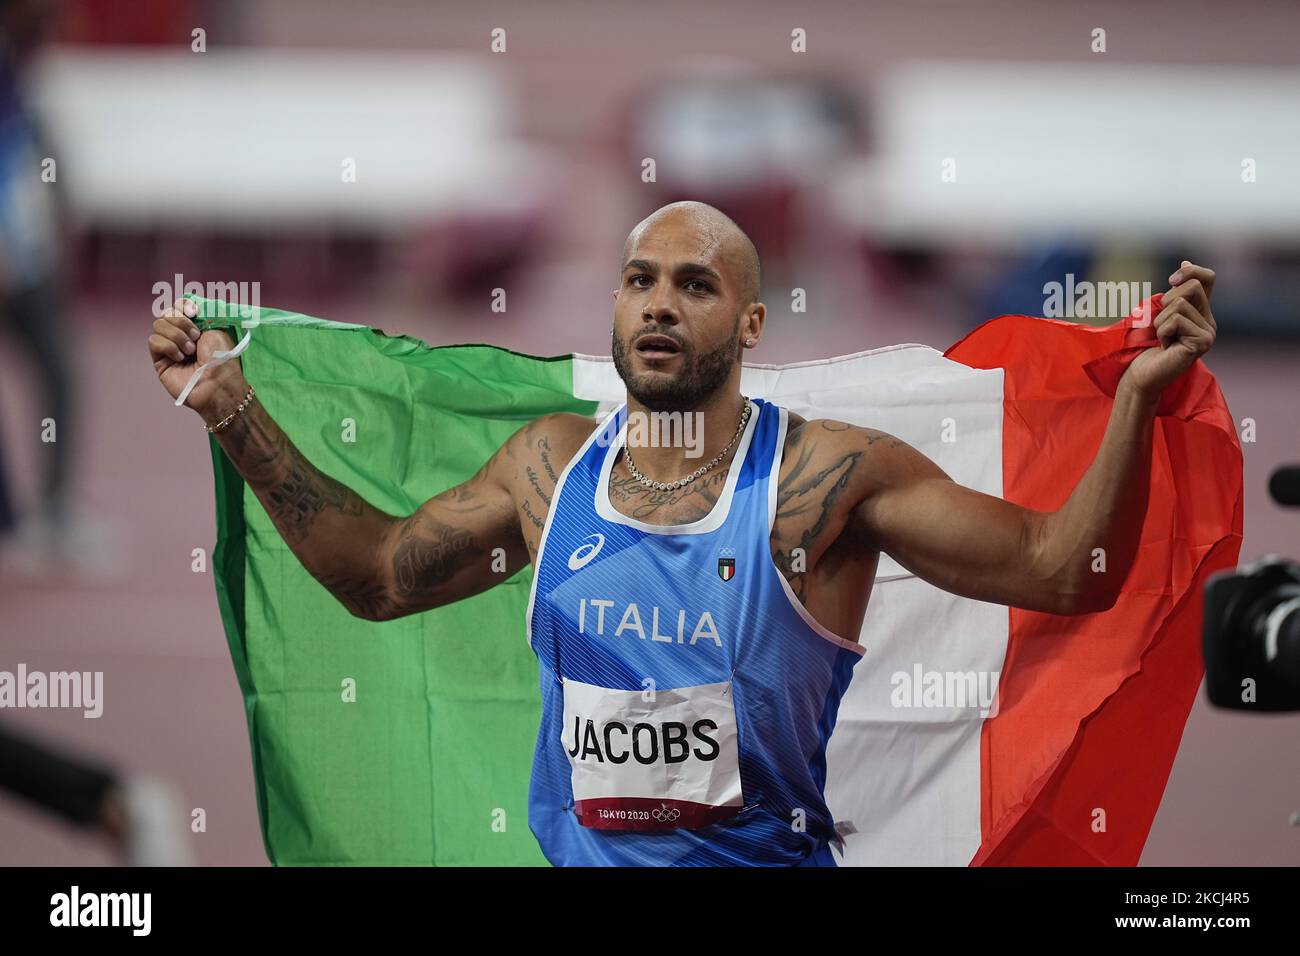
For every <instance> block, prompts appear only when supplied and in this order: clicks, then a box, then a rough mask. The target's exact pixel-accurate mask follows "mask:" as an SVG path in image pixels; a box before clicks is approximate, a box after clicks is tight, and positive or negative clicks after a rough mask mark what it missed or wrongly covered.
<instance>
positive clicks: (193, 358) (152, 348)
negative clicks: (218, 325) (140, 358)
mask: <svg viewBox="0 0 1300 956" xmlns="http://www.w3.org/2000/svg"><path fill="white" fill-rule="evenodd" d="M196 313H197V307H196V306H195V304H194V303H193V302H192V301H190V300H189V299H177V300H176V302H175V304H174V305H173V306H172V308H170V309H168V310H167V311H166V312H164V313H163V314H162V317H161V318H158V319H155V320H154V323H153V332H152V334H151V335H150V336H149V358H150V360H152V362H153V367H154V371H156V372H157V373H158V380H159V381H160V382H162V384H163V388H165V389H167V394H168V395H170V396H171V397H172V398H173V399H174V398H176V396H177V395H179V394H180V393H181V390H182V389H184V388H185V383H186V382H188V381H189V380H190V376H191V375H193V374H194V369H195V368H196V367H197V366H198V365H201V364H202V363H204V362H207V361H209V360H210V359H211V358H212V354H213V353H214V352H219V351H224V350H227V349H231V348H234V345H235V343H234V342H233V341H231V338H230V336H229V335H227V334H226V333H225V332H222V331H220V330H217V329H209V330H208V331H206V332H202V333H200V331H199V328H198V326H197V325H195V324H194V322H193V321H191V319H190V316H192V315H195V314H196ZM247 390H248V385H247V383H246V382H245V381H244V373H243V369H242V368H241V366H240V363H239V359H234V360H233V361H230V362H226V363H224V364H222V365H218V366H217V367H216V368H213V369H210V370H209V371H207V372H204V373H203V377H202V378H200V379H199V382H198V384H197V385H195V386H194V390H193V391H191V392H190V394H189V395H188V396H186V398H185V404H186V405H188V406H189V407H190V408H192V409H194V410H195V411H196V412H198V413H199V415H201V416H202V417H203V420H204V421H206V422H208V423H209V424H211V423H212V422H214V421H217V420H219V419H220V418H221V416H222V415H225V414H228V413H229V411H231V410H232V409H233V408H234V406H235V405H236V404H238V402H239V401H240V399H241V398H242V397H243V395H244V393H245V392H246V391H247ZM232 396H233V397H234V402H233V403H232V402H231V401H230V399H231V397H232ZM226 406H230V407H229V408H227V407H226Z"/></svg>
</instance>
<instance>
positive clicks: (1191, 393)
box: [195, 297, 1242, 866]
mask: <svg viewBox="0 0 1300 956" xmlns="http://www.w3.org/2000/svg"><path fill="white" fill-rule="evenodd" d="M195 301H196V302H197V303H198V304H199V306H200V310H201V311H200V316H199V318H198V319H197V320H196V321H197V322H198V324H199V326H200V327H201V328H226V329H228V330H229V331H230V332H231V334H232V335H234V336H235V338H236V339H237V340H238V341H241V342H242V341H243V340H244V339H245V338H247V339H248V341H247V344H246V345H245V350H244V351H243V352H242V354H241V358H242V361H243V367H244V372H245V375H246V377H247V378H248V380H249V382H250V383H252V384H253V385H254V386H255V387H256V389H257V394H258V397H259V398H260V399H261V401H262V402H263V404H264V405H265V406H266V408H267V410H268V411H269V412H270V414H271V415H272V416H273V417H274V418H275V419H276V420H277V421H278V422H279V423H280V425H281V426H282V427H283V428H284V430H285V432H286V433H287V434H288V435H289V436H290V438H291V439H292V440H293V442H294V443H295V444H296V445H297V446H298V448H299V449H300V450H301V451H302V452H303V454H304V455H306V456H307V458H308V459H310V460H311V461H312V463H313V464H315V465H316V466H317V467H318V468H320V469H321V470H322V471H324V472H326V473H327V474H329V475H331V476H332V477H334V478H336V479H338V480H339V481H342V482H344V483H345V484H347V485H349V486H351V487H352V488H353V489H355V490H356V491H357V492H358V493H359V494H361V495H362V496H363V497H365V498H366V499H367V500H368V501H370V502H371V503H372V504H374V505H375V506H376V507H379V508H381V509H383V510H385V511H388V512H389V513H391V514H401V515H405V514H409V513H410V512H412V511H414V510H415V509H416V508H417V507H419V505H421V504H422V503H423V502H424V501H425V500H427V499H428V498H430V497H432V496H433V495H435V494H438V493H439V492H442V491H444V490H446V489H447V488H449V487H450V486H452V485H454V484H457V483H459V482H461V481H464V480H465V479H467V478H469V477H470V476H471V475H473V474H474V473H475V472H476V471H477V470H478V468H479V467H480V466H481V465H482V464H483V462H484V461H486V460H487V458H488V457H489V456H490V455H491V454H492V453H493V452H495V451H496V449H497V448H498V447H499V446H500V445H501V444H502V442H504V441H505V439H506V438H507V437H509V435H510V434H512V433H513V432H514V431H515V430H516V429H518V428H519V427H520V426H521V425H523V424H525V423H526V422H528V421H530V420H532V419H534V418H537V417H538V416H541V415H545V414H548V413H551V412H577V413H579V414H583V415H588V416H592V417H593V423H592V427H593V429H594V428H595V426H596V419H598V418H599V417H600V416H603V415H604V414H605V413H606V412H608V411H610V410H612V409H613V408H615V407H617V405H619V404H620V403H621V402H622V401H623V399H624V389H623V384H622V382H621V381H620V380H619V378H618V376H617V374H616V373H615V370H614V367H613V364H612V362H611V360H610V359H609V358H608V357H598V356H589V355H564V356H557V357H551V358H541V357H537V356H531V355H522V354H519V353H516V352H510V351H507V350H505V349H500V348H496V347H493V346H488V345H456V346H445V347H440V348H430V347H429V346H428V345H426V344H425V343H423V342H421V341H419V340H417V339H414V338H411V337H408V336H391V335H387V334H385V333H383V332H381V331H379V330H375V329H370V328H367V327H365V326H360V325H351V324H344V323H337V322H329V321H325V320H321V319H313V318H310V317H307V316H303V315H298V314H295V313H290V312H283V311H278V310H274V309H265V308H242V307H234V308H232V307H230V306H227V305H224V304H223V303H220V302H217V301H213V300H206V299H201V298H197V297H195ZM1144 305H1146V306H1147V307H1148V308H1149V310H1150V311H1143V307H1142V306H1139V308H1138V309H1135V310H1134V312H1133V314H1132V315H1130V316H1128V317H1127V318H1125V319H1124V320H1122V321H1119V322H1116V323H1115V324H1114V325H1111V326H1108V327H1100V328H1099V327H1088V326H1081V325H1076V324H1073V323H1069V322H1062V321H1056V320H1049V319H1040V318H1033V317H1029V316H1019V315H1008V316H1001V317H999V318H996V319H993V320H991V321H989V322H986V323H984V324H983V325H981V326H979V327H978V328H977V329H975V330H974V331H973V332H971V333H970V334H968V335H967V336H966V337H965V338H963V339H962V340H961V341H959V342H957V343H956V344H955V345H953V346H952V347H950V348H949V349H947V350H946V351H944V352H939V351H937V350H935V349H933V348H931V347H929V346H925V345H915V344H907V345H896V346H891V347H888V348H882V349H874V350H871V351H867V352H860V353H857V354H854V355H845V356H837V357H835V358H829V359H824V360H820V361H815V362H802V363H797V364H793V365H782V366H776V365H752V366H746V367H745V370H744V375H743V381H742V386H741V387H742V391H743V392H744V393H745V394H747V395H750V396H756V397H762V398H766V399H769V400H771V401H773V402H776V403H778V404H780V405H785V406H787V407H789V408H790V409H791V410H792V411H794V412H797V413H798V414H800V415H802V416H804V417H805V418H835V419H839V420H841V421H846V422H850V423H852V424H855V425H863V426H870V427H873V428H879V429H883V430H884V431H887V432H890V433H892V434H894V435H897V436H898V437H900V438H902V439H903V440H905V441H907V442H909V443H910V444H912V445H913V446H914V447H916V448H917V449H919V450H920V451H921V452H923V453H924V454H926V455H928V456H929V457H930V458H931V459H933V460H934V461H935V462H936V463H938V465H939V466H940V467H942V468H943V469H944V470H945V471H946V472H947V473H948V474H949V475H950V476H951V477H952V478H953V479H954V480H955V481H958V482H960V483H962V484H964V485H967V486H969V487H972V488H975V489H978V490H980V491H984V492H987V493H988V494H992V495H998V496H1000V497H1004V498H1006V499H1007V500H1009V501H1013V502H1015V503H1017V504H1021V505H1025V506H1027V507H1031V508H1036V509H1040V510H1054V509H1056V508H1058V507H1059V506H1060V505H1062V504H1063V503H1064V502H1065V500H1066V498H1067V497H1068V495H1069V492H1070V490H1071V489H1072V488H1073V487H1074V485H1075V483H1076V482H1077V481H1078V479H1079V478H1080V477H1081V476H1082V474H1083V473H1084V471H1085V470H1086V469H1087V467H1088V465H1089V464H1090V463H1091V461H1092V457H1093V455H1094V453H1095V452H1096V449H1097V447H1098V445H1099V443H1100V441H1101V436H1102V433H1103V431H1104V429H1105V425H1106V421H1107V418H1108V415H1109V412H1110V407H1111V403H1112V397H1113V395H1114V390H1115V386H1116V383H1117V381H1118V379H1119V376H1120V375H1121V374H1122V373H1123V370H1124V368H1125V367H1127V364H1128V362H1129V361H1130V360H1131V359H1132V358H1133V356H1135V355H1137V354H1138V353H1140V352H1141V351H1142V350H1143V349H1145V348H1149V347H1153V346H1154V343H1155V334H1154V331H1153V330H1152V329H1151V328H1150V323H1149V317H1150V316H1152V315H1154V314H1156V312H1158V310H1159V297H1155V300H1154V301H1152V302H1150V303H1145V304H1144ZM1144 316H1145V317H1146V321H1144ZM1154 443H1155V444H1154V450H1153V455H1152V468H1151V492H1150V505H1149V509H1148V514H1147V517H1146V522H1145V525H1144V526H1143V530H1142V543H1141V546H1140V549H1139V552H1138V557H1137V563H1136V564H1135V566H1134V567H1133V569H1132V570H1131V571H1130V573H1129V574H1128V577H1127V578H1126V581H1125V584H1124V588H1123V593H1122V595H1121V597H1120V599H1119V601H1118V602H1117V603H1116V605H1115V606H1114V607H1113V608H1112V609H1110V610H1108V611H1105V612H1101V613H1097V614H1089V615H1082V616H1076V617H1061V616H1055V615H1049V614H1043V613H1038V612H1032V611H1024V610H1019V609H1016V608H1007V607H1005V606H1001V605H995V604H988V603H984V602H980V601H973V600H969V599H966V598H960V597H957V596H955V595H952V594H949V593H947V592H944V591H942V590H940V589H938V588H936V587H933V586H932V585H929V584H927V583H926V582H924V581H922V580H920V579H919V578H917V577H916V576H914V575H912V574H910V573H909V572H908V571H907V570H906V569H905V568H903V567H901V566H900V565H898V564H897V563H895V562H894V561H893V560H892V559H890V558H889V557H888V556H884V555H882V557H881V561H880V564H879V568H878V572H877V577H876V582H875V587H874V590H873V592H872V597H871V601H870V605H869V607H868V611H867V614H866V619H865V620H864V622H863V627H862V634H861V641H862V644H863V646H864V647H865V648H866V655H865V657H864V658H863V660H862V661H861V662H860V663H859V664H858V666H857V667H856V669H855V671H854V677H853V681H852V683H851V684H850V687H849V690H848V693H847V695H846V696H845V698H844V701H843V703H842V705H841V708H840V713H839V719H838V722H837V724H836V727H835V730H834V733H833V734H832V737H831V742H830V746H829V751H828V755H827V765H828V766H827V784H826V795H827V799H828V802H829V805H830V808H831V811H832V812H833V814H834V815H835V818H836V820H837V821H839V826H840V829H841V831H842V834H843V835H844V851H843V855H842V858H841V862H842V863H843V864H845V865H1007V864H1010V865H1120V866H1128V865H1134V864H1136V863H1137V862H1138V858H1139V856H1140V855H1141V852H1142V847H1143V844H1144V843H1145V841H1146V837H1147V833H1148V832H1149V830H1150V827H1151V822H1152V820H1153V818H1154V816H1155V813H1156V809H1157V807H1158V806H1159V804H1160V798H1161V794H1162V793H1163V792H1164V787H1165V783H1166V781H1167V779H1168V776H1169V771H1170V768H1171V766H1172V764H1173V760H1174V756H1175V754H1176V752H1177V749H1178V742H1179V739H1180V738H1181V736H1182V731H1183V726H1184V724H1185V722H1186V719H1187V715H1188V712H1189V710H1190V708H1191V705H1192V702H1193V700H1194V697H1195V695H1196V693H1197V689H1198V687H1199V685H1200V682H1201V677H1202V664H1201V657H1200V628H1201V623H1200V622H1201V591H1202V587H1203V585H1204V583H1205V581H1206V579H1207V578H1208V577H1209V576H1210V575H1211V574H1212V573H1213V572H1215V571H1218V570H1220V569H1224V568H1231V567H1235V565H1236V562H1237V556H1238V551H1239V549H1240V545H1241V535H1242V461H1241V447H1240V444H1239V442H1238V439H1237V434H1236V430H1235V428H1234V426H1233V422H1232V419H1231V417H1230V415H1229V413H1228V409H1227V407H1226V405H1225V403H1224V400H1223V396H1222V394H1221V392H1220V391H1219V388H1218V385H1217V384H1216V382H1215V380H1214V378H1213V376H1212V375H1211V374H1210V372H1209V370H1208V369H1207V368H1205V366H1204V364H1203V363H1201V362H1199V361H1198V362H1196V363H1195V364H1194V365H1193V367H1192V368H1191V369H1189V370H1188V371H1187V372H1186V373H1185V374H1184V375H1183V376H1182V377H1181V378H1180V379H1179V380H1178V381H1177V382H1176V383H1175V384H1174V385H1173V386H1171V387H1170V388H1169V389H1168V390H1166V394H1165V395H1164V397H1163V399H1162V404H1161V407H1160V415H1159V417H1158V418H1157V421H1156V426H1155V435H1154ZM212 460H213V467H214V476H215V492H216V502H217V507H216V511H217V542H216V548H215V551H214V576H215V579H216V593H217V600H218V604H219V607H220V611H221V617H222V621H223V624H224V628H225V632H226V636H227V640H228V643H229V646H230V652H231V658H232V660H233V662H234V666H235V671H236V674H237V675H238V678H239V684H240V688H241V690H242V692H243V697H244V705H245V713H246V716H247V720H248V730H249V740H250V744H251V748H252V760H253V770H254V777H255V780H256V786H257V804H258V812H259V817H260V821H261V826H262V834H263V839H264V843H265V846H266V852H267V855H268V857H269V858H270V860H271V861H272V862H273V863H276V864H279V865H334V864H340V865H342V864H369V865H403V864H410V865H439V866H458V865H460V866H465V865H469V866H476V865H546V861H545V859H544V858H543V857H542V855H541V852H540V851H539V849H538V847H537V843H536V841H535V840H534V838H533V836H532V833H531V831H530V830H529V828H528V774H529V771H530V769H531V764H532V755H533V748H534V746H535V745H536V742H537V728H538V725H539V719H540V701H539V697H538V683H537V682H538V674H537V662H536V659H535V658H534V656H533V654H532V652H531V651H530V650H529V648H528V644H527V639H526V634H525V629H524V625H525V617H524V615H525V609H526V605H527V601H528V592H529V585H530V583H531V569H529V568H525V569H524V570H522V571H520V572H519V573H518V574H516V575H515V576H514V577H512V578H510V579H508V580H505V581H503V582H502V583H501V584H500V585H498V586H497V587H495V588H492V589H490V590H488V591H486V592H484V593H483V594H480V595H476V596H475V597H472V598H469V599H467V600H464V601H461V602H458V603H456V604H453V605H449V606H447V607H443V608H439V609H437V610H434V611H430V612H426V613H423V614H419V615H415V616H411V617H406V618H402V619H399V620H396V621H388V622H382V623H376V622H370V621H364V620H361V619H359V618H356V617H353V616H352V615H350V614H349V613H348V612H347V611H346V610H344V608H343V607H342V605H340V604H339V603H338V602H337V601H336V600H335V599H334V597H333V596H332V595H330V594H329V593H328V592H327V591H326V590H325V589H324V588H323V587H322V586H321V585H320V584H319V583H318V582H317V581H316V580H315V579H313V578H312V577H311V576H310V575H309V574H308V573H307V572H306V570H305V569H304V568H303V567H302V566H301V564H300V563H299V562H298V560H297V558H296V557H295V556H294V555H293V553H292V552H291V551H290V550H289V548H288V546H287V545H286V544H285V543H284V542H283V541H282V540H281V538H280V536H279V534H278V532H277V531H276V530H275V528H274V526H273V525H272V523H271V521H270V519H269V518H268V517H267V515H266V513H265V511H264V510H263V509H262V506H261V504H260V503H259V502H258V501H257V499H256V497H255V496H254V495H253V493H252V492H251V491H250V490H249V489H248V488H247V487H246V486H245V485H244V483H243V481H242V479H241V478H240V476H239V474H238V472H237V471H236V470H235V469H234V467H233V466H232V465H231V464H230V462H229V461H228V460H227V459H226V457H225V454H224V453H223V452H222V451H221V449H220V447H219V446H218V445H217V444H216V441H215V440H213V441H212ZM1098 561H1103V562H1104V555H1102V556H1099V557H1098ZM1102 568H1104V564H1102V565H1098V566H1097V569H1098V570H1099V573H1106V572H1103V571H1102V570H1101V569H1102ZM1109 573H1115V572H1114V571H1113V570H1112V571H1110V572H1109ZM556 745H557V746H558V745H559V744H558V742H556Z"/></svg>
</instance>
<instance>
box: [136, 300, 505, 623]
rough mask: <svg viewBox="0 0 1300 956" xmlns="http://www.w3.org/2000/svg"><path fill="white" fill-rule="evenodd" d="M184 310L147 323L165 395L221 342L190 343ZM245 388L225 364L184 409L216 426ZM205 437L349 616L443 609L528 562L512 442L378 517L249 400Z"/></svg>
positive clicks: (212, 338) (209, 337)
mask: <svg viewBox="0 0 1300 956" xmlns="http://www.w3.org/2000/svg"><path fill="white" fill-rule="evenodd" d="M183 308H184V306H183V305H181V304H180V303H178V306H177V309H174V310H171V311H169V312H168V313H166V314H164V316H163V317H161V318H159V319H158V320H156V321H155V322H154V332H153V334H152V335H150V337H149V350H150V355H151V357H152V358H153V359H154V367H155V369H156V370H157V371H158V373H159V378H160V380H162V382H163V384H164V386H165V387H166V388H167V391H168V392H169V393H170V394H171V395H172V396H173V397H175V396H176V395H178V394H180V390H181V388H183V387H184V385H185V382H186V381H188V379H189V376H190V375H191V373H192V372H193V370H194V367H195V364H196V360H197V361H198V362H204V361H207V360H208V359H209V358H211V353H212V352H213V351H215V350H217V349H228V348H230V347H231V345H232V343H231V341H230V338H229V336H227V335H226V334H225V333H223V332H217V331H207V332H203V333H202V334H201V335H200V336H198V337H196V333H197V332H198V330H197V328H196V327H195V326H194V325H193V323H192V322H190V321H189V318H188V317H187V316H186V315H184V314H183V312H182V311H181V310H182V309H183ZM191 330H193V331H191ZM186 342H190V343H192V345H193V348H192V349H187V347H186V345H185V343H186ZM247 390H248V385H247V382H246V381H245V379H244V376H243V373H242V371H241V370H240V368H239V365H238V363H237V362H235V361H231V362H228V363H226V364H224V365H220V366H217V367H216V368H214V369H211V370H209V372H207V373H205V374H204V377H203V379H201V380H200V382H199V384H198V385H197V386H196V387H195V389H194V390H193V391H192V392H191V393H190V395H189V397H188V398H187V399H186V404H188V405H190V406H192V407H193V408H194V409H195V410H196V411H198V412H199V414H200V415H201V416H202V417H203V419H204V421H205V422H206V423H207V424H208V425H215V424H217V423H218V422H220V421H221V420H222V419H223V418H225V417H226V416H227V415H229V414H230V413H231V412H233V411H234V410H235V408H236V407H237V406H238V405H239V403H240V402H241V401H242V400H243V398H244V396H245V394H246V393H247ZM215 437H216V440H217V442H218V444H219V445H220V446H221V448H222V450H223V452H224V453H225V454H226V456H227V457H228V458H229V459H230V461H231V463H232V464H233V465H234V466H235V468H236V469H237V470H238V471H239V473H240V475H242V476H243V478H244V481H245V482H247V484H248V486H249V487H250V488H251V489H252V490H253V493H254V494H255V495H256V496H257V498H258V500H259V501H260V502H261V503H262V506H263V507H264V508H265V509H266V513H267V515H268V516H270V518H271V521H272V522H273V523H274V524H275V527H276V530H278V531H279V533H280V536H281V537H282V538H283V539H284V541H285V543H286V544H288V545H289V547H290V549H291V550H292V551H293V553H294V554H295V555H296V556H297V557H298V560H299V561H300V562H301V563H302V565H303V567H305V568H306V569H307V571H308V572H309V573H310V574H311V575H312V577H314V578H316V580H317V581H319V582H320V583H321V584H322V585H323V586H324V587H325V588H327V589H328V590H329V591H330V593H332V594H333V595H334V596H335V597H336V598H337V599H338V600H339V601H340V602H341V603H342V604H343V605H344V607H346V608H347V609H348V610H349V611H351V612H352V613H353V614H355V615H356V616H358V617H362V618H365V619H367V620H375V621H382V620H389V619H392V618H395V617H401V616H404V615H407V614H414V613H417V612H419V611H424V610H428V609H429V608H434V607H439V606H441V605H443V604H449V603H451V602H452V601H458V600H460V599H461V598H465V597H469V596H470V595H472V594H477V593H479V592H480V591H485V590H487V589H488V588H490V587H491V586H493V585H494V584H497V583H500V582H501V581H504V580H506V579H507V578H509V577H510V576H511V575H512V574H513V573H514V572H515V571H517V570H518V569H519V568H520V567H522V566H523V565H524V564H526V563H527V562H528V551H527V548H526V546H525V544H524V540H523V536H522V534H521V532H520V527H519V519H518V516H517V514H516V512H515V506H514V501H513V496H512V493H511V488H510V483H511V476H512V474H513V471H514V464H513V451H514V444H515V443H516V442H517V439H518V436H516V438H512V439H510V440H509V441H507V443H506V444H505V445H503V446H502V448H501V449H500V450H498V451H497V453H496V454H495V455H493V456H492V458H491V459H489V460H488V461H487V463H485V464H484V465H483V467H482V468H481V469H479V471H478V473H477V474H475V475H474V476H473V477H471V478H470V479H469V480H468V481H466V482H464V483H463V484H460V485H457V486H455V487H453V488H450V489H448V490H447V491H444V492H443V493H441V494H439V495H436V496H435V497H433V498H431V499H429V500H428V501H427V502H425V503H424V504H423V505H421V506H420V508H418V509H417V510H416V511H415V512H414V513H413V514H411V515H409V516H407V517H405V518H401V517H396V516H393V515H390V514H387V513H386V512H384V511H381V510H380V509H378V508H376V507H374V506H373V505H371V504H370V503H369V502H367V501H366V500H365V499H364V498H362V497H361V496H360V495H358V494H357V493H356V492H355V491H353V490H352V489H351V488H349V487H348V486H346V485H344V484H343V483H342V482H339V481H336V480H335V479H333V478H331V477H329V476H328V475H326V474H324V473H323V472H321V471H320V469H318V468H316V467H315V466H314V465H313V464H312V463H311V462H310V461H308V460H307V458H306V457H305V456H304V455H303V454H302V453H301V452H300V451H299V450H298V449H297V447H296V446H295V445H294V444H293V442H292V441H291V440H290V439H289V437H288V435H286V434H285V433H284V431H283V430H282V429H281V428H280V426H279V425H278V424H276V422H275V420H274V419H273V418H272V417H271V416H270V414H269V413H268V412H267V411H266V409H265V408H264V407H263V406H262V404H261V403H260V402H259V401H258V400H257V399H256V397H254V399H253V401H252V402H251V403H250V404H249V405H248V406H247V407H246V408H245V409H244V410H243V411H242V412H240V413H238V414H236V415H234V417H233V418H232V419H231V421H230V423H229V424H228V425H227V426H226V427H224V428H222V429H221V430H220V431H218V432H216V433H215ZM497 549H501V550H500V551H498V550H497ZM502 558H504V565H503V562H502Z"/></svg>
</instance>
